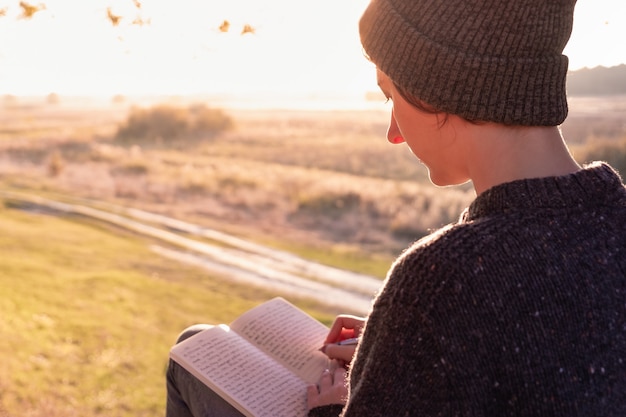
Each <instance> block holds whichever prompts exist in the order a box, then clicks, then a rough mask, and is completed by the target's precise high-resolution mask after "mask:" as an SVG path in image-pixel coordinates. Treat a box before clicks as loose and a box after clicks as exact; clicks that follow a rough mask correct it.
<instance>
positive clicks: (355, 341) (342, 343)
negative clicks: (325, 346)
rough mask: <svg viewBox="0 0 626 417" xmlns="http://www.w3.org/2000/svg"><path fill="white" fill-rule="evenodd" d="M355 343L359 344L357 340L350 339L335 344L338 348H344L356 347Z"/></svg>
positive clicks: (355, 338)
mask: <svg viewBox="0 0 626 417" xmlns="http://www.w3.org/2000/svg"><path fill="white" fill-rule="evenodd" d="M357 343H359V338H358V337H353V338H351V339H345V340H340V341H339V342H337V343H335V344H336V345H339V346H346V345H356V344H357Z"/></svg>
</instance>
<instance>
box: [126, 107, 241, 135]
mask: <svg viewBox="0 0 626 417" xmlns="http://www.w3.org/2000/svg"><path fill="white" fill-rule="evenodd" d="M232 126H233V122H232V120H231V118H230V117H229V116H228V115H226V114H225V113H224V112H222V111H221V110H219V109H211V108H209V107H207V106H205V105H193V106H190V107H188V108H186V109H185V108H180V107H174V106H169V105H157V106H155V107H152V108H149V109H142V108H136V107H135V108H132V109H131V111H130V115H129V116H128V118H127V120H126V122H125V123H123V124H122V125H121V126H120V128H119V129H118V131H117V134H116V138H117V139H118V140H121V141H123V142H127V143H136V142H140V143H153V144H161V143H162V142H164V141H165V142H172V141H175V140H180V139H188V140H191V139H203V138H210V137H213V136H215V135H216V134H218V133H220V132H222V131H224V130H227V129H230V128H231V127H232Z"/></svg>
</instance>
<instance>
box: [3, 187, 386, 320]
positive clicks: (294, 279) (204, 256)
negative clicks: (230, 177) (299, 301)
mask: <svg viewBox="0 0 626 417" xmlns="http://www.w3.org/2000/svg"><path fill="white" fill-rule="evenodd" d="M0 197H2V198H4V199H10V200H13V201H16V202H20V203H23V204H24V205H25V206H28V207H31V208H44V209H46V210H50V211H52V212H60V213H71V214H77V215H81V216H85V217H88V218H92V219H97V220H99V221H104V222H108V223H111V224H114V225H116V226H119V227H123V228H125V229H127V230H131V231H133V232H135V233H139V234H142V235H144V236H148V237H150V238H152V239H154V240H155V242H157V243H155V244H154V245H152V247H151V249H152V250H153V251H154V252H155V253H158V254H159V255H161V256H165V257H168V258H170V259H174V260H176V261H179V262H183V263H187V264H192V265H196V266H199V267H202V268H205V269H207V270H208V271H210V272H211V273H214V274H217V275H220V276H222V277H224V279H226V280H230V281H236V282H241V283H247V284H250V285H256V286H261V287H263V288H265V289H269V290H271V291H275V292H276V295H285V296H289V295H293V296H298V297H307V298H311V299H314V300H316V301H317V302H320V303H324V304H327V305H330V306H333V307H340V308H345V307H346V306H351V307H352V308H350V309H349V310H350V312H354V313H357V314H365V313H366V312H367V311H368V310H369V306H370V302H371V300H372V297H373V295H374V294H375V292H376V291H377V290H378V289H379V288H380V286H381V284H382V283H381V281H380V279H377V278H375V277H371V276H367V275H362V274H357V273H354V272H350V271H345V270H341V269H338V268H333V267H329V266H326V265H322V264H319V263H316V262H311V261H308V260H305V259H302V258H300V257H298V256H295V255H293V254H290V253H287V252H284V251H279V250H275V249H271V248H268V247H266V246H262V245H258V244H256V243H252V242H249V241H246V240H243V239H239V238H237V237H234V236H231V235H228V234H225V233H222V232H219V231H217V230H213V229H208V228H205V227H201V226H197V225H194V224H191V223H187V222H183V221H180V220H176V219H173V218H170V217H166V216H162V215H158V214H153V213H148V212H145V211H143V210H137V209H132V208H125V207H120V206H115V205H111V204H108V203H102V202H96V201H87V200H80V201H78V202H77V203H74V202H72V203H65V202H60V201H54V200H49V199H45V198H42V197H38V196H34V195H28V194H22V193H15V192H6V191H0ZM185 235H187V236H191V237H193V238H196V239H197V238H201V239H203V240H204V241H198V240H196V239H191V238H189V237H186V236H185Z"/></svg>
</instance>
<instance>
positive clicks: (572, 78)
mask: <svg viewBox="0 0 626 417" xmlns="http://www.w3.org/2000/svg"><path fill="white" fill-rule="evenodd" d="M567 94H568V95H570V96H603V95H619V94H626V65H625V64H622V65H618V66H616V67H609V68H607V67H595V68H591V69H589V68H583V69H580V70H576V71H570V72H569V73H568V74H567Z"/></svg>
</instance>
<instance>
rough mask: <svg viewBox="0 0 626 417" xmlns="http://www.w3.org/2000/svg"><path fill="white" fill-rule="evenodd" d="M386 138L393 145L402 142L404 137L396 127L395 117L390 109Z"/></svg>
mask: <svg viewBox="0 0 626 417" xmlns="http://www.w3.org/2000/svg"><path fill="white" fill-rule="evenodd" d="M387 140H388V141H389V142H390V143H393V144H394V145H397V144H399V143H403V142H404V138H403V137H402V134H401V133H400V129H399V128H398V123H396V117H395V116H394V114H393V110H391V120H389V127H388V128H387Z"/></svg>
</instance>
